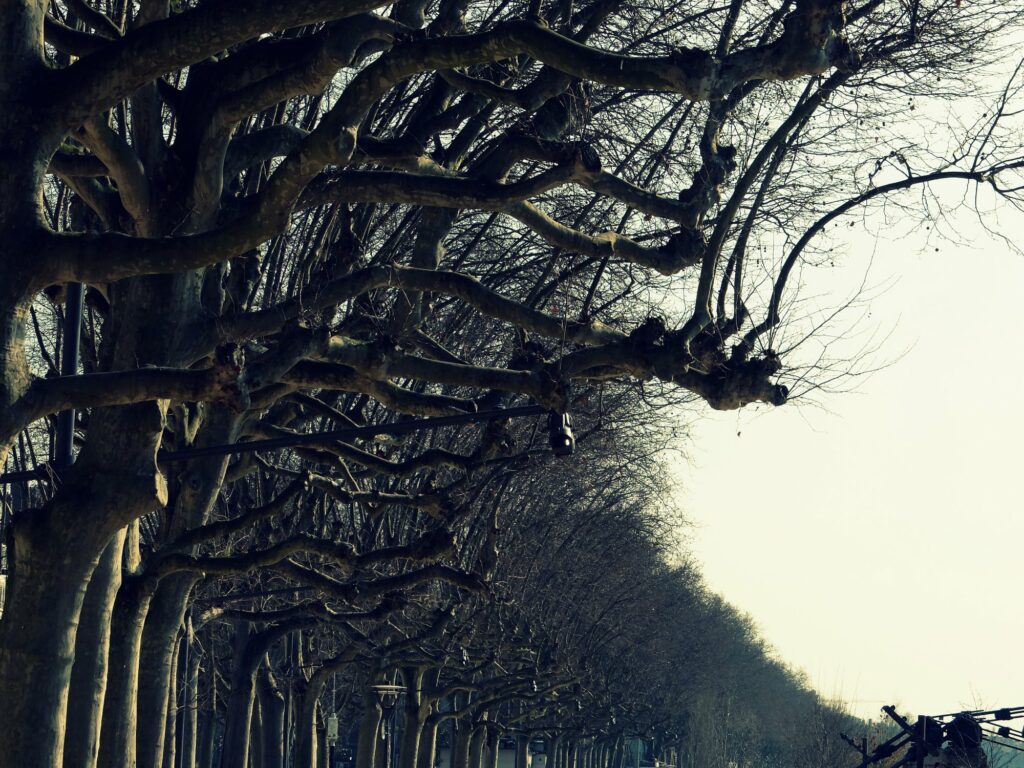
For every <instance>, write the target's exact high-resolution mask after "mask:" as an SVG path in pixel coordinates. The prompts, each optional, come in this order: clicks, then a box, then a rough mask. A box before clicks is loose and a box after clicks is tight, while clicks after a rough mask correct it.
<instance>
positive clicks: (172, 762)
mask: <svg viewBox="0 0 1024 768" xmlns="http://www.w3.org/2000/svg"><path fill="white" fill-rule="evenodd" d="M143 642H145V638H143ZM177 645H178V644H177V643H175V646H177ZM175 650H176V648H175ZM179 658H180V654H178V653H176V652H172V653H171V668H170V673H169V674H168V679H169V685H168V689H167V703H166V705H165V706H164V738H163V745H162V746H163V749H162V750H161V753H160V762H159V763H158V764H157V766H156V768H176V766H177V761H176V757H177V746H178V740H177V739H176V738H175V731H177V729H178V660H179Z"/></svg>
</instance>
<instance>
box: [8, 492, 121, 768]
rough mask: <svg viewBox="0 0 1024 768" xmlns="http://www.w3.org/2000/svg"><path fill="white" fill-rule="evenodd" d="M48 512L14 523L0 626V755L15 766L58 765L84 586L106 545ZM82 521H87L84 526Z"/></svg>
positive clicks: (25, 515)
mask: <svg viewBox="0 0 1024 768" xmlns="http://www.w3.org/2000/svg"><path fill="white" fill-rule="evenodd" d="M67 511H68V510H67V509H62V508H61V507H55V506H51V507H48V508H46V509H42V510H34V511H23V512H20V513H19V514H18V515H16V516H15V518H14V520H13V522H12V524H11V525H12V531H11V536H12V538H13V541H14V547H13V552H12V554H11V559H10V561H11V563H12V570H11V573H10V575H9V577H8V581H7V595H6V604H5V605H4V614H3V619H2V620H0V690H2V691H3V695H2V696H0V723H5V724H8V725H6V726H5V727H4V728H2V729H0V755H3V756H4V759H5V760H6V761H9V764H10V765H17V766H18V767H19V768H53V766H59V765H60V764H61V761H62V759H63V752H64V733H65V730H64V725H65V720H66V713H67V703H68V689H69V686H70V683H71V671H72V664H73V661H74V649H75V636H76V633H77V629H78V620H79V615H80V613H81V608H82V603H83V601H84V599H85V593H86V588H87V586H88V583H89V580H90V578H91V577H92V572H93V570H94V569H95V567H96V565H97V563H98V561H99V559H100V555H101V554H102V552H103V549H104V548H105V547H106V545H107V543H108V539H107V538H104V539H103V540H97V538H98V537H97V532H96V531H91V530H89V529H88V527H87V525H85V524H84V522H83V521H73V520H72V519H70V517H68V516H65V515H63V514H58V513H59V512H67ZM85 522H87V520H86V521H85Z"/></svg>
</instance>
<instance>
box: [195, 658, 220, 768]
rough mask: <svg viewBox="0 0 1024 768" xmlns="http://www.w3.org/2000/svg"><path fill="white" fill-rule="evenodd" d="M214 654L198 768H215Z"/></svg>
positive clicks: (210, 668) (204, 712)
mask: <svg viewBox="0 0 1024 768" xmlns="http://www.w3.org/2000/svg"><path fill="white" fill-rule="evenodd" d="M214 664H215V660H214V658H213V657H212V656H210V658H209V659H208V660H207V665H208V666H207V670H208V674H207V678H208V680H209V683H208V686H207V690H208V691H209V705H208V707H207V708H206V709H205V710H203V733H202V741H201V742H200V745H199V760H198V763H199V766H198V768H213V747H214V744H215V743H216V740H217V673H216V670H215V666H214Z"/></svg>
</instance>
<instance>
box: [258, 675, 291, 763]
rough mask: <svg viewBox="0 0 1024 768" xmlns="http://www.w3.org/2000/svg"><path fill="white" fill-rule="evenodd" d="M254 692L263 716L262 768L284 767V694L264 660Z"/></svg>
mask: <svg viewBox="0 0 1024 768" xmlns="http://www.w3.org/2000/svg"><path fill="white" fill-rule="evenodd" d="M256 693H257V696H258V697H259V701H260V712H261V713H262V716H263V742H262V745H261V748H262V750H263V768H284V707H285V702H284V695H283V694H282V693H281V690H280V688H279V687H278V685H277V681H276V680H274V677H273V675H272V674H271V672H270V669H269V667H268V666H267V662H266V660H265V661H264V665H263V667H262V669H261V670H260V673H259V676H258V680H257V685H256ZM296 765H297V766H298V765H302V763H296Z"/></svg>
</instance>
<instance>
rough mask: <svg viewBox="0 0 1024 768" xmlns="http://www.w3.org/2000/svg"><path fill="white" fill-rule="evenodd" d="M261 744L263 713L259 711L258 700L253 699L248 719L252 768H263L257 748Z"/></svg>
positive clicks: (261, 757)
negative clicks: (254, 746)
mask: <svg viewBox="0 0 1024 768" xmlns="http://www.w3.org/2000/svg"><path fill="white" fill-rule="evenodd" d="M262 743H263V712H262V711H261V710H260V702H259V699H255V700H254V701H253V707H252V715H251V717H250V719H249V765H251V766H252V768H263V751H262V750H261V749H260V748H259V746H260V745H261V744H262ZM254 744H255V745H256V748H255V749H253V745H254Z"/></svg>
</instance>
